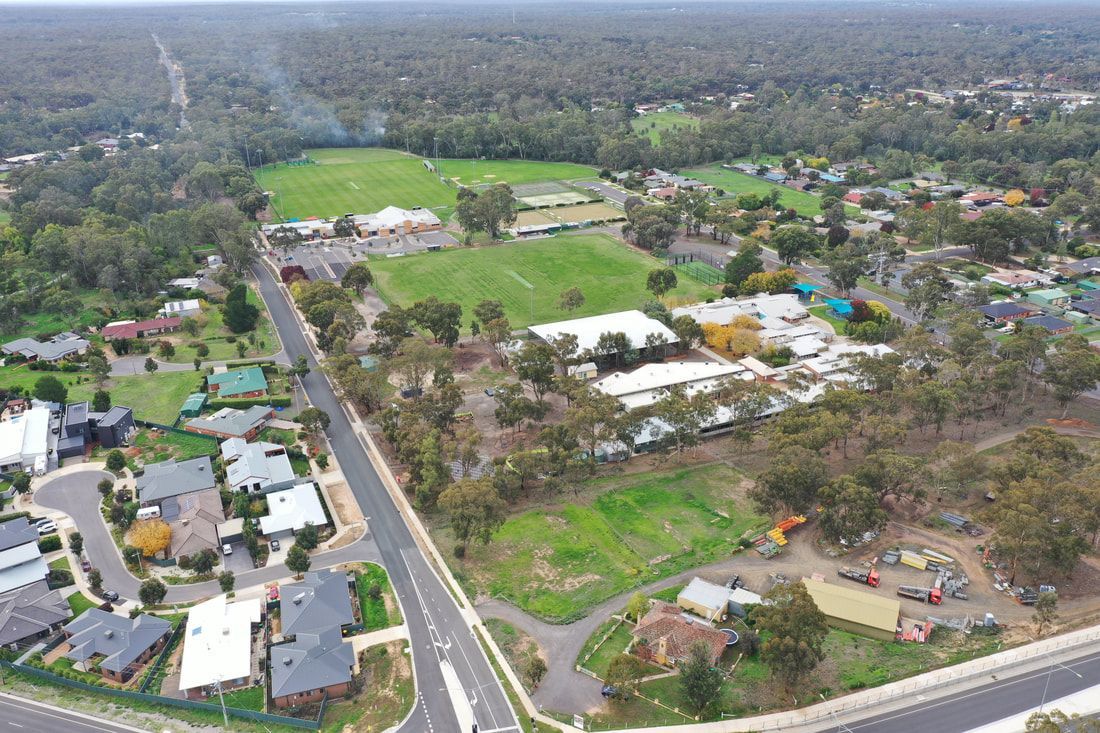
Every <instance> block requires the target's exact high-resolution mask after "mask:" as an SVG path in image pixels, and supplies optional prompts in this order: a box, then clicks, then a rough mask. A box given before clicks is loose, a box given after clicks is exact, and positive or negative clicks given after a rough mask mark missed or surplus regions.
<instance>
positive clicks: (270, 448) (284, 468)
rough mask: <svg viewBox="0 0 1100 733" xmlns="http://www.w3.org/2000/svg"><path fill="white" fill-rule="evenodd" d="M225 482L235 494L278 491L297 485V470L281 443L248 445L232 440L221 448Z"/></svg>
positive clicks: (240, 440)
mask: <svg viewBox="0 0 1100 733" xmlns="http://www.w3.org/2000/svg"><path fill="white" fill-rule="evenodd" d="M221 453H222V461H223V462H224V463H225V473H226V478H225V482H226V484H228V485H229V488H230V489H232V490H233V491H246V492H253V493H255V492H260V491H262V492H265V493H266V492H268V491H279V490H280V489H286V488H290V487H291V486H293V485H294V481H295V478H294V468H293V467H292V466H291V465H290V457H289V456H287V453H286V446H283V445H279V444H278V443H266V442H264V441H260V442H258V443H248V442H246V441H245V440H244V439H243V438H230V439H229V440H226V441H225V442H223V443H222V445H221Z"/></svg>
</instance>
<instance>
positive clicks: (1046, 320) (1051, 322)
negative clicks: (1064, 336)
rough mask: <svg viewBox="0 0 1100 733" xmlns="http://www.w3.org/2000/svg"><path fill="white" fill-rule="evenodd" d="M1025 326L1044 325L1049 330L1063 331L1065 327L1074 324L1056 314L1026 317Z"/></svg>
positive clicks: (1070, 326)
mask: <svg viewBox="0 0 1100 733" xmlns="http://www.w3.org/2000/svg"><path fill="white" fill-rule="evenodd" d="M1024 325H1025V326H1042V327H1043V328H1045V329H1046V330H1048V331H1061V330H1062V329H1063V328H1072V327H1073V324H1072V323H1070V322H1069V321H1063V320H1062V319H1061V318H1055V317H1054V316H1032V317H1031V318H1025V319H1024Z"/></svg>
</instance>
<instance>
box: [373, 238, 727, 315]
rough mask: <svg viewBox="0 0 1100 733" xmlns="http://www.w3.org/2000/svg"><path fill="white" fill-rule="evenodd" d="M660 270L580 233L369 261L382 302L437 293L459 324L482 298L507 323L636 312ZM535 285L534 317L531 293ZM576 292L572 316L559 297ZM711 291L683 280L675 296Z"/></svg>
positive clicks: (405, 302)
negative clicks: (455, 311)
mask: <svg viewBox="0 0 1100 733" xmlns="http://www.w3.org/2000/svg"><path fill="white" fill-rule="evenodd" d="M658 267H661V263H660V262H659V261H657V260H655V259H653V258H651V257H649V256H648V255H646V254H644V253H642V252H639V251H637V250H634V249H631V248H630V247H628V246H626V245H625V244H623V243H621V242H619V241H618V240H616V239H614V238H613V237H610V236H608V235H606V234H578V235H565V236H558V237H554V238H551V239H540V240H537V241H533V242H516V243H514V244H506V245H498V246H492V247H482V248H463V249H452V250H445V251H442V252H427V253H424V254H417V255H409V256H407V257H389V258H387V257H380V258H377V259H372V260H371V262H370V268H371V271H372V272H373V273H374V278H375V285H376V287H377V288H378V291H379V292H380V293H381V294H382V297H383V298H384V299H385V300H387V301H388V302H391V303H397V304H399V305H402V306H409V305H412V304H413V303H414V302H415V301H417V300H421V299H422V298H426V297H427V296H429V295H435V296H437V297H438V298H439V299H440V300H444V301H455V302H458V303H461V304H462V308H463V323H464V324H468V323H469V318H470V316H471V314H472V312H473V307H474V306H475V305H477V304H478V303H479V302H480V301H482V300H485V299H486V298H492V299H497V300H500V301H501V302H502V303H503V304H504V310H505V313H506V314H507V316H508V319H509V320H510V321H511V322H512V326H514V327H521V326H527V325H530V324H532V323H546V322H549V321H558V320H564V319H566V318H570V317H573V318H579V317H581V316H590V315H597V314H600V313H610V312H613V311H616V310H628V309H631V308H637V307H638V306H640V305H641V304H642V302H644V301H645V300H647V299H649V298H651V297H652V296H651V295H649V293H648V292H647V291H646V289H645V281H646V275H647V274H648V273H649V271H650V270H653V269H655V268H658ZM530 286H533V287H534V300H533V302H534V313H533V317H532V292H531V287H530ZM573 286H576V287H579V288H580V289H581V292H583V293H584V296H585V299H586V302H585V304H584V306H583V307H581V308H579V309H578V310H576V311H574V312H573V313H572V314H568V313H565V312H564V311H561V310H559V309H558V306H557V301H558V296H559V295H560V294H561V292H562V291H563V290H566V289H568V288H570V287H573ZM714 292H715V291H714V290H712V289H710V288H707V286H705V285H703V284H701V283H698V282H696V281H694V280H692V279H690V278H687V277H684V278H681V279H680V286H679V287H678V288H676V290H674V291H672V293H671V294H670V295H671V296H672V297H681V298H696V299H703V298H704V297H706V296H707V295H713V294H714Z"/></svg>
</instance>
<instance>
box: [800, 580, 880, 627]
mask: <svg viewBox="0 0 1100 733" xmlns="http://www.w3.org/2000/svg"><path fill="white" fill-rule="evenodd" d="M802 582H803V584H804V585H805V586H806V590H807V591H809V593H810V597H812V598H813V599H814V603H816V604H817V607H818V608H819V609H821V612H822V613H824V614H825V616H826V618H828V620H829V623H830V624H831V625H833V626H837V627H839V628H842V629H845V630H846V631H851V632H853V633H856V634H862V635H864V636H870V637H872V638H875V639H886V640H889V639H893V638H894V634H895V633H896V631H897V627H898V616H900V615H901V603H900V602H898V601H897V600H896V599H893V598H884V597H882V596H878V595H875V594H874V593H868V592H866V591H861V590H856V589H854V588H848V587H846V586H840V585H832V584H829V583H825V582H823V581H820V580H812V579H810V578H803V579H802Z"/></svg>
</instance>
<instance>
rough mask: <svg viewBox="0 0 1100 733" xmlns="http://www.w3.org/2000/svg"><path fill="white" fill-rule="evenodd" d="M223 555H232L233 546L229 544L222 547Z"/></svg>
mask: <svg viewBox="0 0 1100 733" xmlns="http://www.w3.org/2000/svg"><path fill="white" fill-rule="evenodd" d="M222 554H223V555H232V554H233V545H230V544H228V543H226V544H224V545H222Z"/></svg>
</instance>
